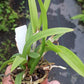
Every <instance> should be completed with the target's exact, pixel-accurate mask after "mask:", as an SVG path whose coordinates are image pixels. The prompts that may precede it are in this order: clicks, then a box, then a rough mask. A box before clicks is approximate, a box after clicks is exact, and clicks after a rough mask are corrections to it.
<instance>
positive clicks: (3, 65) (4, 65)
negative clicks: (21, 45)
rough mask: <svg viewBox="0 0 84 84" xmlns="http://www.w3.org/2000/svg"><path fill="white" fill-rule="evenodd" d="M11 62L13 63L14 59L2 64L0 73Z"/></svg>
mask: <svg viewBox="0 0 84 84" xmlns="http://www.w3.org/2000/svg"><path fill="white" fill-rule="evenodd" d="M13 61H14V59H10V60H8V61H6V62H4V63H3V64H2V65H1V67H0V71H1V70H2V69H3V68H4V67H6V65H7V64H9V63H12V62H13Z"/></svg>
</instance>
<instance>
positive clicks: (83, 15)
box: [71, 14, 84, 23]
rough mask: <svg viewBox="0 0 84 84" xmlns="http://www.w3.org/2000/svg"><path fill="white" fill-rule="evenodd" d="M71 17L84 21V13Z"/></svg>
mask: <svg viewBox="0 0 84 84" xmlns="http://www.w3.org/2000/svg"><path fill="white" fill-rule="evenodd" d="M71 19H79V20H80V21H82V22H83V23H84V14H79V15H76V16H73V17H72V18H71Z"/></svg>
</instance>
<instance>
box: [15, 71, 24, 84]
mask: <svg viewBox="0 0 84 84" xmlns="http://www.w3.org/2000/svg"><path fill="white" fill-rule="evenodd" d="M23 74H24V72H21V73H19V74H18V75H17V76H16V78H15V84H21V81H22V78H23Z"/></svg>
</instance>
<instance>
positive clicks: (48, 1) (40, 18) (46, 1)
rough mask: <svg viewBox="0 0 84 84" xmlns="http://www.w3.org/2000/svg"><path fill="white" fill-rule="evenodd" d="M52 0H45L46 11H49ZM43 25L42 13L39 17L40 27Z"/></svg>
mask: <svg viewBox="0 0 84 84" xmlns="http://www.w3.org/2000/svg"><path fill="white" fill-rule="evenodd" d="M50 1H51V0H45V1H44V7H45V10H46V13H47V11H48V8H49V5H50ZM41 25H42V13H41V14H40V17H39V28H40V27H41Z"/></svg>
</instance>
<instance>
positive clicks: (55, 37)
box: [53, 33, 64, 40]
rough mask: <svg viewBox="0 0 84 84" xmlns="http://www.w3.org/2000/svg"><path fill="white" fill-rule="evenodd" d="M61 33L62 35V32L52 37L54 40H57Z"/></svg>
mask: <svg viewBox="0 0 84 84" xmlns="http://www.w3.org/2000/svg"><path fill="white" fill-rule="evenodd" d="M62 35H64V34H63V33H62V34H57V35H56V36H54V37H53V39H54V40H58V39H59V38H60V37H61V36H62Z"/></svg>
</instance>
